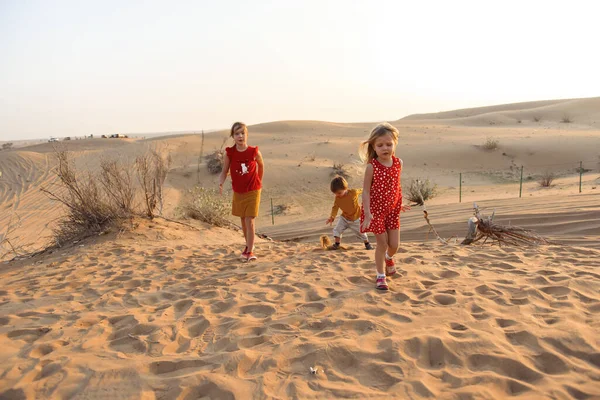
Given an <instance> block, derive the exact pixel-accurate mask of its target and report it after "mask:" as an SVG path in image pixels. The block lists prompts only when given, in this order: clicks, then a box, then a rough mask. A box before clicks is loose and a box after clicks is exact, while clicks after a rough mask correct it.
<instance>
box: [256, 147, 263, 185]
mask: <svg viewBox="0 0 600 400" xmlns="http://www.w3.org/2000/svg"><path fill="white" fill-rule="evenodd" d="M256 164H257V165H258V177H259V178H260V181H261V182H262V180H263V175H264V173H265V163H264V162H263V157H262V153H261V152H260V150H259V151H258V152H257V153H256Z"/></svg>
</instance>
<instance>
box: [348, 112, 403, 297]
mask: <svg viewBox="0 0 600 400" xmlns="http://www.w3.org/2000/svg"><path fill="white" fill-rule="evenodd" d="M397 145H398V129H396V128H395V127H393V126H392V125H390V124H388V123H383V124H379V125H377V126H376V127H375V128H374V129H373V130H372V131H371V135H370V136H369V139H368V140H367V141H365V142H363V143H362V145H361V155H362V157H363V159H365V161H366V162H367V168H366V171H365V180H364V185H363V195H362V200H363V206H362V211H361V216H360V223H361V232H365V233H366V232H372V233H374V234H375V238H376V239H377V248H376V250H375V266H376V267H377V283H376V286H375V287H376V288H377V289H379V290H388V284H387V281H386V279H385V277H386V275H387V276H392V275H394V274H396V267H395V264H394V258H393V257H394V254H396V251H397V250H398V244H399V241H400V212H401V211H408V210H410V207H409V206H403V205H402V187H401V186H400V174H401V173H402V160H400V159H399V158H396V156H394V153H395V151H396V146H397ZM384 268H385V270H384Z"/></svg>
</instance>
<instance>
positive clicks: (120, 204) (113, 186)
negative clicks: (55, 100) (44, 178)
mask: <svg viewBox="0 0 600 400" xmlns="http://www.w3.org/2000/svg"><path fill="white" fill-rule="evenodd" d="M55 155H56V158H57V161H58V163H57V167H56V175H57V177H58V183H56V184H55V185H54V186H53V187H52V188H51V189H49V188H42V189H41V190H42V191H43V192H44V193H45V194H46V195H47V196H48V197H50V198H51V199H53V200H56V201H58V202H60V203H61V204H63V205H64V206H65V208H66V215H65V216H64V217H63V218H61V219H60V220H59V221H58V225H57V227H56V228H55V229H54V239H55V242H56V245H58V246H62V245H63V244H64V243H66V242H68V241H70V240H73V239H81V238H84V237H87V236H91V235H94V234H98V233H100V232H103V231H105V230H107V229H110V228H113V227H119V228H120V227H122V226H123V225H124V223H125V222H126V221H128V220H129V219H131V218H132V217H133V216H135V215H141V214H143V215H146V216H148V217H153V216H154V210H155V209H156V207H157V206H158V207H159V211H160V210H161V209H162V202H163V195H162V186H163V184H164V181H165V179H166V176H167V171H168V168H169V164H170V157H168V156H167V157H163V156H161V155H159V154H158V153H157V152H156V151H149V152H147V153H146V154H144V155H142V156H140V157H138V158H137V159H136V162H135V164H134V165H133V168H131V166H130V165H127V164H126V163H123V162H120V161H116V160H102V161H101V163H100V171H99V172H98V173H96V174H94V173H92V172H90V171H86V172H82V171H78V170H77V168H76V167H75V164H74V162H73V159H72V157H71V155H70V153H69V152H67V151H64V150H58V149H57V150H55ZM132 171H133V172H132ZM133 173H135V174H136V175H137V176H138V180H139V182H140V186H136V185H135V184H134V182H133V178H132V174H133ZM140 192H141V193H140ZM138 197H142V198H143V199H144V206H145V207H144V211H143V212H142V211H141V210H140V208H139V207H138V206H137V205H136V204H135V201H136V198H138Z"/></svg>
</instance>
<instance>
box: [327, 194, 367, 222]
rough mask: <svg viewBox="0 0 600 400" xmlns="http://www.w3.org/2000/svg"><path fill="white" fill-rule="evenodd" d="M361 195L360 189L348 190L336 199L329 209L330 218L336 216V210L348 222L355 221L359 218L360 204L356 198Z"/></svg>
mask: <svg viewBox="0 0 600 400" xmlns="http://www.w3.org/2000/svg"><path fill="white" fill-rule="evenodd" d="M361 194H362V189H348V191H347V192H346V194H345V195H344V196H342V197H336V198H335V201H334V203H333V207H332V208H331V218H335V217H336V216H337V213H338V210H340V209H341V210H342V216H343V217H344V218H346V219H347V220H348V221H356V220H357V219H359V218H360V204H358V197H359V196H360V195H361Z"/></svg>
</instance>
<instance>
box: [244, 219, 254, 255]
mask: <svg viewBox="0 0 600 400" xmlns="http://www.w3.org/2000/svg"><path fill="white" fill-rule="evenodd" d="M245 219H246V245H247V246H248V251H249V252H252V251H254V236H255V232H254V229H255V226H254V217H246V218H245Z"/></svg>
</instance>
